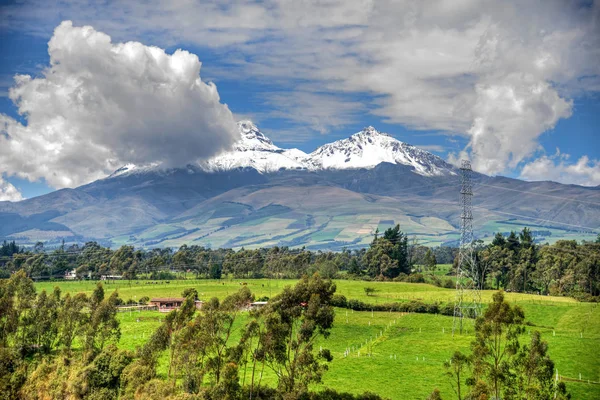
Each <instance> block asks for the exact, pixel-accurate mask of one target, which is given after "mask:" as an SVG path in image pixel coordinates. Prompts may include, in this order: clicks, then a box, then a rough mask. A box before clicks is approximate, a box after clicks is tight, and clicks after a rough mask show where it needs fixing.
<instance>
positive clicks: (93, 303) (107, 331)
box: [84, 283, 121, 356]
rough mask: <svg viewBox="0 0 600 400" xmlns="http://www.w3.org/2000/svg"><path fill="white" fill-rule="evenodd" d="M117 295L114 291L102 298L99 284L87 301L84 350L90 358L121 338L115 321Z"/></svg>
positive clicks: (117, 321)
mask: <svg viewBox="0 0 600 400" xmlns="http://www.w3.org/2000/svg"><path fill="white" fill-rule="evenodd" d="M118 298H119V294H118V293H117V292H116V291H115V292H113V293H112V294H111V295H110V297H108V298H104V288H103V286H102V284H101V283H98V284H97V285H96V288H95V289H94V291H93V292H92V295H91V297H90V299H89V301H88V307H89V310H90V313H89V316H88V317H87V321H86V322H85V324H86V332H85V342H84V348H85V350H86V351H87V352H88V353H89V355H90V356H93V355H94V354H96V352H97V351H98V350H102V349H103V348H104V345H105V344H106V343H107V342H109V341H111V340H115V341H118V340H119V338H120V337H121V330H120V328H119V320H118V319H117V303H118Z"/></svg>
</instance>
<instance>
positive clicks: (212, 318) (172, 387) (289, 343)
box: [0, 271, 379, 400]
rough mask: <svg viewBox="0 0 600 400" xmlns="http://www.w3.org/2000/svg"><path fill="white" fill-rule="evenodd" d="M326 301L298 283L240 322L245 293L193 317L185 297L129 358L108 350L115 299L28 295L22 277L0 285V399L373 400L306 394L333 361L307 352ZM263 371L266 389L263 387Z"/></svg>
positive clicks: (322, 325)
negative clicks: (268, 376) (271, 381)
mask: <svg viewBox="0 0 600 400" xmlns="http://www.w3.org/2000/svg"><path fill="white" fill-rule="evenodd" d="M334 293H335V285H334V284H333V283H332V282H331V281H330V280H325V279H322V278H321V277H319V276H318V275H314V276H312V277H310V278H309V277H306V276H305V277H303V278H302V279H301V280H300V281H299V282H298V283H297V284H296V285H295V286H294V287H287V288H286V289H284V291H283V292H282V293H280V294H279V295H277V296H275V297H273V298H272V299H271V301H270V302H269V304H268V305H267V306H266V307H264V308H262V309H260V310H255V311H252V312H251V313H250V315H249V317H248V318H244V321H240V318H239V316H240V311H241V310H243V309H244V308H245V307H247V305H248V304H249V303H250V302H251V301H252V300H253V296H252V294H251V293H250V291H249V290H248V289H247V288H246V287H242V288H241V289H240V291H239V292H237V293H235V294H233V295H230V296H228V297H226V298H225V299H222V300H221V301H220V300H218V299H217V298H213V299H211V300H210V301H208V302H206V303H204V304H203V307H202V309H201V310H197V309H196V306H195V300H196V299H197V296H198V293H197V292H196V290H195V289H187V290H185V291H184V293H183V296H184V297H185V301H184V303H183V305H182V307H181V308H180V309H179V310H176V311H172V312H171V313H169V314H167V315H166V317H165V319H164V321H163V322H162V324H161V325H160V326H159V327H158V328H157V329H156V330H155V332H154V333H153V334H152V336H151V337H150V338H149V339H148V341H147V342H146V343H144V344H143V345H142V346H141V347H139V348H138V349H137V351H135V352H131V351H128V350H123V349H119V348H118V347H117V345H116V343H117V342H118V339H119V336H120V328H119V323H118V320H117V318H116V311H117V307H116V304H117V299H118V294H117V292H114V293H113V294H112V295H111V296H109V297H105V295H104V290H103V287H102V285H101V284H98V285H97V287H96V289H95V290H94V291H93V293H92V294H91V295H90V296H89V297H87V296H85V295H84V294H77V295H75V296H73V297H71V296H70V294H67V295H65V296H61V293H60V290H58V289H55V290H54V292H53V293H52V294H47V293H46V292H45V291H42V292H41V293H39V294H37V293H36V291H35V288H34V286H33V282H32V281H31V280H30V279H28V278H27V277H26V276H25V274H24V272H22V271H21V272H18V273H15V274H14V275H13V276H11V278H10V279H6V280H1V281H0V398H3V399H42V398H72V399H86V400H99V399H102V400H110V399H117V398H120V399H148V400H149V399H157V398H163V399H187V400H193V399H198V400H199V399H203V400H210V399H215V400H216V399H230V400H235V399H242V398H244V399H248V398H249V399H261V398H262V399H282V400H283V399H290V400H292V399H307V400H321V399H322V400H325V399H329V400H336V399H340V400H341V399H347V400H359V399H362V400H378V399H379V396H377V395H374V394H369V393H366V394H364V395H360V396H354V395H350V394H343V393H341V394H340V393H337V392H335V391H333V390H330V389H329V390H325V391H323V392H319V393H315V392H309V389H308V388H309V385H310V384H313V383H318V382H320V381H321V377H322V375H323V373H324V372H325V371H326V370H327V362H329V361H331V360H332V356H331V353H330V352H329V350H326V349H320V350H318V351H317V350H316V349H314V342H315V339H316V338H317V337H319V336H325V337H326V336H328V335H329V333H330V330H331V328H332V326H333V321H334V310H333V306H332V305H331V302H332V298H333V295H334ZM159 360H160V361H159ZM159 362H161V363H165V362H166V363H167V365H166V367H167V372H166V376H164V375H160V374H159V373H158V372H157V367H158V365H159ZM265 369H269V370H271V371H272V372H273V373H274V375H275V376H276V378H277V382H276V385H275V386H274V387H267V386H265V385H264V384H263V382H262V377H263V372H264V371H265Z"/></svg>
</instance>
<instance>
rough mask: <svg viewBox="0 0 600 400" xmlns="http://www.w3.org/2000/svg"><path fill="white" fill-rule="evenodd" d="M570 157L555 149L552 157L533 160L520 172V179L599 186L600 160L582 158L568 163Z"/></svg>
mask: <svg viewBox="0 0 600 400" xmlns="http://www.w3.org/2000/svg"><path fill="white" fill-rule="evenodd" d="M569 159H570V156H569V155H568V154H561V153H560V150H559V149H557V151H556V154H554V155H552V156H547V155H544V156H542V157H540V158H538V159H536V160H533V161H531V162H529V163H527V164H525V166H524V167H523V169H522V170H521V176H520V177H521V179H525V180H529V181H555V182H561V183H569V184H575V185H584V186H596V185H600V160H590V159H589V158H588V157H587V156H583V157H581V158H579V160H577V162H575V163H569Z"/></svg>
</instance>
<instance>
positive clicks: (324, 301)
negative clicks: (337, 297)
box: [260, 275, 335, 394]
mask: <svg viewBox="0 0 600 400" xmlns="http://www.w3.org/2000/svg"><path fill="white" fill-rule="evenodd" d="M334 293H335V284H334V283H332V282H331V281H328V280H323V279H322V278H321V277H320V276H319V275H314V276H312V277H310V278H309V277H307V276H305V277H304V278H302V279H301V280H300V281H299V282H298V283H297V284H296V286H294V287H293V288H292V287H286V288H285V289H284V290H283V292H282V293H281V294H279V295H277V296H275V297H274V298H273V299H271V301H270V302H269V304H268V306H267V307H266V308H265V310H264V312H265V313H266V314H265V327H266V331H265V334H264V335H263V336H262V338H261V343H260V354H261V356H260V357H261V358H262V359H263V360H264V361H265V362H266V365H268V366H269V367H270V368H271V369H272V370H273V372H274V373H275V375H276V376H277V378H278V389H279V391H280V393H289V394H299V393H302V392H305V391H306V390H307V388H308V385H309V384H310V383H318V382H320V380H321V376H322V373H323V371H324V370H325V369H326V365H324V364H322V363H321V362H320V360H323V359H324V360H327V361H329V360H331V354H330V352H329V351H328V350H322V351H320V352H319V353H318V354H315V353H314V352H313V345H314V341H315V340H316V338H317V337H318V336H324V337H327V336H329V333H330V329H331V327H332V326H333V319H334V311H333V307H332V306H331V304H330V303H331V298H332V296H333V294H334Z"/></svg>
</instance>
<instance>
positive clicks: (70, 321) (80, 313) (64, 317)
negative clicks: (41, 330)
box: [57, 293, 88, 355]
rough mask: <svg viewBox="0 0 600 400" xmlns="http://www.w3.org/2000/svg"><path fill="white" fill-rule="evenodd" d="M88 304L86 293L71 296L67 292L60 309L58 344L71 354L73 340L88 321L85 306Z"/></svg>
mask: <svg viewBox="0 0 600 400" xmlns="http://www.w3.org/2000/svg"><path fill="white" fill-rule="evenodd" d="M87 304H88V299H87V297H86V295H85V294H84V293H78V294H76V295H75V296H73V297H71V294H70V293H67V294H66V295H65V297H64V298H63V301H62V307H61V308H60V310H59V311H58V316H57V325H58V326H57V330H58V344H59V345H61V346H62V348H63V350H64V351H65V352H66V354H67V355H68V354H70V352H71V346H72V345H73V340H75V337H76V336H79V335H80V334H81V333H82V332H83V330H84V328H85V324H86V321H87V318H86V315H85V312H84V307H86V306H87Z"/></svg>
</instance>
